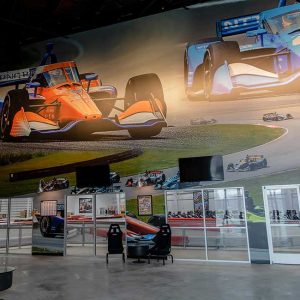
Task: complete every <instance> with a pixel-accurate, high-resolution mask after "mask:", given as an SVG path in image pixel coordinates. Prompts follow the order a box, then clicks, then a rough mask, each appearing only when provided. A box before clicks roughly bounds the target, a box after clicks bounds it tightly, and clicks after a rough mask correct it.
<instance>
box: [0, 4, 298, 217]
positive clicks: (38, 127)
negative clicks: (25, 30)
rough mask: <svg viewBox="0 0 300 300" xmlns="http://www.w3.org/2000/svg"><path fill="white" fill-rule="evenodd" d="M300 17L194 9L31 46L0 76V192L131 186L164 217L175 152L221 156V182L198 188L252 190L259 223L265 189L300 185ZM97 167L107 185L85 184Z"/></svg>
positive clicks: (263, 9) (252, 210)
mask: <svg viewBox="0 0 300 300" xmlns="http://www.w3.org/2000/svg"><path fill="white" fill-rule="evenodd" d="M287 4H290V3H287ZM257 11H260V13H258V12H257ZM299 11H300V3H296V4H290V5H286V3H285V1H280V3H279V7H278V1H268V2H265V3H262V2H261V1H258V0H251V1H241V2H239V5H237V4H236V3H230V1H229V2H228V3H227V2H226V1H225V2H224V3H223V4H220V5H215V4H214V3H212V4H205V5H202V4H199V5H196V6H191V7H188V8H187V9H177V10H174V11H169V12H165V13H162V14H157V15H153V16H149V17H145V18H141V19H137V20H133V21H129V22H124V23H120V24H115V25H112V26H108V27H105V28H100V29H94V30H91V31H87V32H82V33H77V34H74V35H72V36H70V37H68V38H58V39H55V40H53V41H51V43H50V41H44V42H41V43H37V44H34V45H30V46H27V47H26V51H32V52H36V51H37V50H38V51H39V53H40V55H41V58H39V57H37V58H36V61H35V62H34V63H33V62H28V68H27V69H22V70H17V71H8V72H4V73H1V74H0V86H1V90H0V98H1V101H0V108H1V128H0V135H1V139H2V142H1V144H0V147H1V162H0V164H1V166H0V174H1V176H0V193H1V196H13V195H24V194H28V193H36V192H37V191H38V192H44V191H54V190H63V193H64V194H80V193H83V194H84V193H85V194H86V193H91V192H95V191H97V192H112V191H116V192H118V191H124V192H125V193H126V195H127V196H126V197H127V200H128V201H127V210H128V211H131V212H132V213H134V214H136V215H137V214H138V208H137V197H138V196H141V195H152V205H153V214H162V213H164V201H163V193H164V191H165V190H168V189H176V188H178V187H179V173H178V167H177V166H178V158H182V157H193V156H207V155H216V154H219V155H223V161H224V170H225V180H224V182H221V183H218V184H217V185H216V184H214V185H211V183H205V182H204V183H202V184H203V185H207V184H209V185H210V186H222V187H226V186H243V187H245V190H246V205H247V208H248V211H249V218H250V219H251V218H252V219H253V220H261V219H262V218H263V215H264V214H263V209H262V203H263V198H262V192H261V186H262V185H267V184H287V183H299V180H300V160H299V159H297V157H298V153H299V150H300V143H299V139H298V138H297V137H298V134H299V133H298V132H299V130H298V124H299V113H300V112H299V111H300V110H299V107H300V106H299V95H298V94H297V92H298V86H299V84H298V82H299V76H300V73H299V70H300V58H299V56H300V50H299V49H300V13H299ZM195 41H196V42H195ZM98 159H100V160H101V161H102V162H105V161H109V162H110V164H111V187H105V188H104V187H96V188H95V187H94V188H93V189H76V188H75V187H74V186H75V175H74V170H75V167H76V166H78V165H80V164H84V163H85V162H86V161H93V160H98ZM53 168H54V169H53ZM24 174H25V175H24ZM24 176H25V177H24ZM197 185H199V183H197ZM140 218H141V219H142V220H148V218H149V217H145V216H144V217H140Z"/></svg>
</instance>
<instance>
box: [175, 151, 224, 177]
mask: <svg viewBox="0 0 300 300" xmlns="http://www.w3.org/2000/svg"><path fill="white" fill-rule="evenodd" d="M179 173H180V182H199V181H215V180H224V170H223V157H222V156H221V155H214V156H202V157H188V158H179Z"/></svg>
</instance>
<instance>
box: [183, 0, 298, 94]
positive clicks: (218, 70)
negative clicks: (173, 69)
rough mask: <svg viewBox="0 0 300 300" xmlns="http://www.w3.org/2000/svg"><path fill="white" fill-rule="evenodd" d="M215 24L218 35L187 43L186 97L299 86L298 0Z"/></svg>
mask: <svg viewBox="0 0 300 300" xmlns="http://www.w3.org/2000/svg"><path fill="white" fill-rule="evenodd" d="M216 27H217V28H216V29H217V37H214V38H209V39H204V40H201V41H199V42H196V43H189V44H188V45H187V47H186V51H185V58H184V78H185V90H186V94H187V96H188V98H190V99H195V98H196V99H203V100H210V99H215V98H216V99H220V100H222V99H228V98H229V99H232V98H234V97H237V96H240V95H245V96H247V95H248V96H249V95H250V94H253V92H259V93H260V92H272V91H273V92H274V91H276V92H277V93H278V92H286V91H297V90H299V88H298V86H299V82H300V0H297V1H296V4H292V5H287V3H286V0H280V1H279V5H278V7H277V8H274V9H270V10H267V11H263V12H261V13H259V14H252V15H247V16H242V17H236V18H231V19H225V20H220V21H217V24H216ZM245 35H246V36H245ZM228 39H229V40H228Z"/></svg>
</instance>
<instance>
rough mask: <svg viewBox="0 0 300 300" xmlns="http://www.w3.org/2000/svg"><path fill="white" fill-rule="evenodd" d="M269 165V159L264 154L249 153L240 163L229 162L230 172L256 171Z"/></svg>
mask: <svg viewBox="0 0 300 300" xmlns="http://www.w3.org/2000/svg"><path fill="white" fill-rule="evenodd" d="M267 166H268V162H267V159H266V158H265V157H264V156H263V155H247V156H246V157H245V158H243V159H241V160H240V161H239V162H238V163H236V164H234V163H229V164H228V165H227V171H228V172H244V171H255V170H258V169H262V168H266V167H267Z"/></svg>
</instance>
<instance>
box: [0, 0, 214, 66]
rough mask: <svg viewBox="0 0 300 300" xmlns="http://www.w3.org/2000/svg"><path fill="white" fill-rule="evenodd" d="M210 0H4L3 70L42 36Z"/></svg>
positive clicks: (0, 23) (0, 57) (0, 16)
mask: <svg viewBox="0 0 300 300" xmlns="http://www.w3.org/2000/svg"><path fill="white" fill-rule="evenodd" d="M208 1H209V0H202V1H201V0H160V1H158V0H2V1H1V13H0V26H1V27H0V28H1V39H0V70H5V69H7V68H9V66H13V65H14V64H15V63H16V61H17V60H20V59H21V58H20V48H21V46H22V45H24V44H29V43H32V42H35V41H39V40H46V39H49V38H53V37H56V36H66V35H68V34H71V33H75V32H79V31H84V30H88V29H92V28H96V27H101V26H105V25H109V24H114V23H118V22H122V21H126V20H130V19H134V18H138V17H142V16H146V15H150V14H155V13H159V12H162V11H166V10H171V9H175V8H179V7H186V6H188V5H191V4H195V3H200V2H208Z"/></svg>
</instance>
